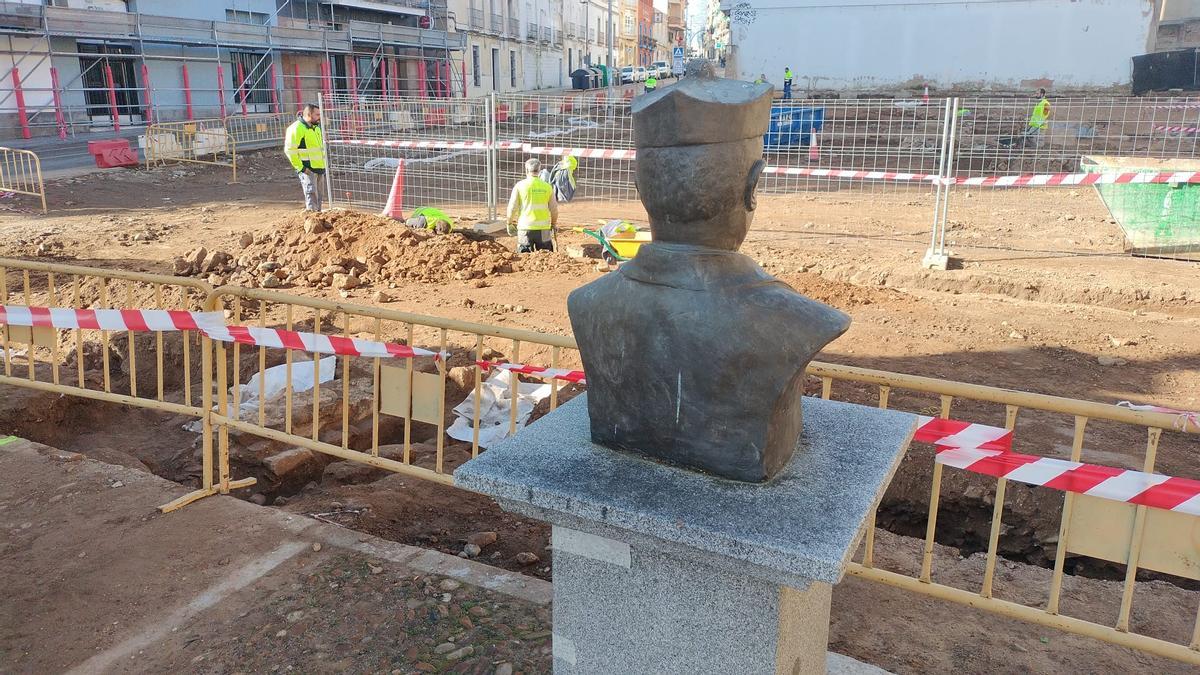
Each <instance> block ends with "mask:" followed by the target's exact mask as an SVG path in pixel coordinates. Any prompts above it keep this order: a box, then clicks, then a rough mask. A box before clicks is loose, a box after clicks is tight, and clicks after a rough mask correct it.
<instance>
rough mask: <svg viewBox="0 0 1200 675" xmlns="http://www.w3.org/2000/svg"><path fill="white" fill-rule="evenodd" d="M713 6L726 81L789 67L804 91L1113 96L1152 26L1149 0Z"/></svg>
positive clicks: (790, 1)
mask: <svg viewBox="0 0 1200 675" xmlns="http://www.w3.org/2000/svg"><path fill="white" fill-rule="evenodd" d="M1160 1H1161V0H1160ZM1180 4H1182V3H1180ZM721 9H722V10H723V11H724V13H725V15H726V16H727V17H728V22H727V23H728V25H729V44H728V48H729V52H728V54H727V58H726V60H727V66H728V67H727V70H726V73H727V76H729V77H739V78H742V79H753V78H755V77H756V76H758V74H759V73H765V74H766V75H767V78H768V79H769V80H770V81H771V82H773V83H774V84H775V85H776V86H780V85H781V84H782V78H783V69H784V67H785V66H791V68H792V70H793V71H794V72H795V84H796V87H797V88H800V89H803V90H809V91H812V90H817V91H829V90H833V91H895V90H910V91H920V89H921V87H923V86H924V85H926V84H928V85H930V86H931V87H932V88H936V89H941V90H951V89H959V90H974V91H979V90H997V91H1024V92H1028V91H1029V90H1030V89H1031V88H1034V87H1039V86H1045V87H1047V88H1049V89H1051V90H1052V91H1058V92H1063V91H1081V90H1083V91H1086V90H1092V91H1111V92H1116V93H1120V92H1125V91H1128V87H1129V85H1130V83H1131V76H1132V57H1134V56H1137V55H1140V54H1144V53H1146V52H1147V51H1149V50H1150V47H1151V45H1152V43H1153V37H1154V35H1155V33H1156V30H1157V25H1156V24H1157V22H1158V16H1157V14H1156V9H1158V7H1157V4H1156V2H1154V1H1152V0H1145V1H1142V0H1138V1H1134V0H1129V1H1127V2H1100V1H1096V0H1087V1H1080V0H961V1H958V2H927V1H925V0H893V1H892V2H888V3H879V2H863V1H862V0H840V1H831V0H783V1H782V2H769V3H768V2H764V0H721ZM710 18H711V17H710ZM708 28H709V29H710V31H711V33H710V34H711V39H710V40H709V41H707V42H706V47H708V48H709V49H710V53H719V52H720V51H721V44H722V40H721V37H722V32H721V25H720V22H719V21H712V20H710V21H709V26H708ZM798 30H800V31H802V34H803V39H797V31H798Z"/></svg>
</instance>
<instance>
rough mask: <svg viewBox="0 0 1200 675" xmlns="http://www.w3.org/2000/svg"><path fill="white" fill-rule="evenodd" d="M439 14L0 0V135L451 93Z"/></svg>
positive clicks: (453, 49)
mask: <svg viewBox="0 0 1200 675" xmlns="http://www.w3.org/2000/svg"><path fill="white" fill-rule="evenodd" d="M448 23H449V22H448V16H447V10H446V5H445V4H444V0H428V1H427V0H321V1H319V2H318V1H317V0H206V1H205V2H194V1H190V0H128V2H124V1H121V0H55V2H54V5H53V6H45V4H44V3H42V2H40V1H39V2H34V1H33V0H26V1H24V2H5V3H0V37H2V39H3V41H2V42H0V44H3V46H4V50H5V52H6V55H7V56H8V59H7V61H8V71H9V72H8V73H7V74H8V75H9V78H8V80H9V82H8V83H7V86H3V89H4V90H5V91H4V94H0V96H3V100H4V102H3V104H2V105H0V120H2V121H0V124H3V126H4V129H3V131H2V132H0V133H3V134H4V136H5V137H8V138H12V137H14V136H19V135H50V134H54V133H59V134H60V135H62V134H64V133H67V132H71V133H75V132H80V131H87V130H89V129H93V128H111V127H115V126H117V125H133V126H136V125H141V124H145V123H147V122H151V121H174V120H187V119H203V118H210V117H219V116H222V115H228V114H235V113H241V112H246V113H253V112H272V111H280V112H284V111H288V110H294V109H295V108H296V106H297V105H298V104H299V103H301V102H305V101H316V99H317V97H318V94H320V93H322V92H345V91H357V92H358V93H360V94H370V93H384V92H395V93H397V94H406V95H412V96H431V97H449V96H461V95H462V90H463V84H464V80H463V69H462V57H463V47H464V41H463V37H464V36H463V35H462V34H460V33H458V32H457V31H455V30H454V29H453V26H449V25H448ZM0 86H2V85H0ZM22 103H23V105H22ZM22 109H23V110H22ZM22 112H23V114H22ZM60 116H61V117H60ZM22 119H23V120H24V121H22Z"/></svg>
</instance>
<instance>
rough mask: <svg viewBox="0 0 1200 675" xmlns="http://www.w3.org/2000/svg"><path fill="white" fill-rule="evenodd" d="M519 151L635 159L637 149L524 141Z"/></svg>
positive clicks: (586, 157)
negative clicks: (554, 144) (532, 143)
mask: <svg viewBox="0 0 1200 675" xmlns="http://www.w3.org/2000/svg"><path fill="white" fill-rule="evenodd" d="M521 151H522V152H528V153H530V154H533V155H554V156H556V157H561V156H563V155H572V156H575V157H583V158H585V159H637V150H631V149H621V148H566V147H559V146H544V145H531V144H529V143H524V144H522V145H521Z"/></svg>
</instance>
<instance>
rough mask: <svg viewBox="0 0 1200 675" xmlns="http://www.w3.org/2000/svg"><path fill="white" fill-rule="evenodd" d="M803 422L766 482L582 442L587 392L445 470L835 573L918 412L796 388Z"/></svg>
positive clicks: (756, 557) (551, 510)
mask: <svg viewBox="0 0 1200 675" xmlns="http://www.w3.org/2000/svg"><path fill="white" fill-rule="evenodd" d="M803 407H804V433H803V435H802V436H801V440H800V444H799V447H798V448H797V450H796V453H795V455H794V456H793V457H792V459H791V461H790V462H789V464H788V465H787V467H786V468H785V469H784V470H783V471H782V472H780V474H779V475H777V476H776V477H775V479H774V480H772V481H770V482H768V483H759V484H753V483H744V482H739V481H731V480H727V479H723V478H717V477H714V476H710V475H706V474H702V473H698V472H696V471H692V470H688V469H683V468H679V467H674V466H668V465H664V464H660V463H658V462H655V461H652V460H649V459H646V458H644V457H641V456H638V455H635V454H631V453H623V452H618V451H616V450H612V449H609V448H606V447H603V446H600V445H596V444H594V443H592V441H591V436H590V429H589V421H588V413H587V401H586V394H583V395H580V396H577V397H576V398H575V399H573V400H571V401H570V402H569V403H566V404H564V405H562V406H560V407H559V408H558V409H557V410H555V411H554V412H552V413H550V414H548V415H546V416H545V417H543V418H542V419H540V420H538V421H537V422H536V423H534V424H532V425H530V426H529V427H526V428H525V429H524V430H522V431H521V433H520V434H519V435H517V436H515V437H513V438H510V439H508V440H506V441H504V442H503V443H500V444H498V445H496V446H494V447H493V448H491V449H489V450H488V451H487V452H485V453H483V454H481V455H480V456H479V457H477V458H475V459H473V460H471V461H469V462H467V463H466V464H463V465H462V466H460V467H459V468H458V470H457V471H455V472H454V481H455V485H457V486H459V487H462V488H466V489H468V490H473V491H475V492H479V493H482V494H485V495H489V496H491V497H494V498H496V499H497V500H499V501H500V502H501V504H502V505H505V506H506V508H507V507H508V505H514V506H517V507H518V508H519V510H521V511H523V512H527V513H529V512H533V513H537V514H540V515H542V516H544V517H545V518H546V520H549V521H550V522H552V523H555V524H566V525H567V526H572V527H573V526H578V524H579V523H580V522H594V523H597V524H599V525H602V526H604V528H605V529H606V530H608V531H621V530H624V531H629V532H632V533H635V535H640V536H642V537H644V538H645V537H648V538H652V539H657V540H661V541H665V542H668V543H670V544H674V545H677V546H679V547H681V548H684V549H691V550H692V551H695V552H698V553H700V554H704V555H707V556H711V557H713V558H727V559H729V560H730V561H732V562H734V563H743V564H746V566H747V568H758V569H768V570H776V571H778V572H780V573H782V574H783V575H785V576H786V577H790V578H795V579H808V580H813V581H820V582H825V583H830V584H836V583H838V582H839V581H840V580H841V578H842V574H843V572H844V570H845V568H846V564H847V563H848V562H849V560H850V557H851V555H852V554H853V553H854V549H855V548H856V546H857V544H858V542H859V539H860V537H861V535H862V533H863V531H864V529H863V526H864V524H865V523H866V521H867V518H868V516H869V515H870V514H871V513H872V512H873V511H874V509H875V508H876V507H877V506H878V504H879V500H880V499H882V497H883V492H884V490H885V489H886V487H887V485H888V483H889V482H890V480H891V477H892V474H893V473H894V472H895V470H896V467H897V466H898V464H899V462H900V458H901V457H902V456H903V454H904V452H905V450H906V449H907V447H908V444H909V442H910V440H911V439H912V434H913V431H914V430H915V428H916V416H914V415H911V414H908V413H902V412H896V411H891V410H880V409H877V408H868V407H865V406H860V405H853V404H849V403H839V402H836V401H825V400H822V399H815V398H807V397H806V398H805V399H804V403H803Z"/></svg>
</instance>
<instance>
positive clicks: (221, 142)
mask: <svg viewBox="0 0 1200 675" xmlns="http://www.w3.org/2000/svg"><path fill="white" fill-rule="evenodd" d="M166 162H190V163H193V164H209V165H215V166H228V167H230V168H231V169H233V181H234V182H237V141H236V139H235V138H234V137H233V135H231V134H230V133H229V131H228V130H227V129H226V127H225V121H224V120H222V119H207V120H192V121H188V122H162V123H158V124H151V125H149V126H147V127H146V166H147V167H149V166H151V165H153V164H165V163H166Z"/></svg>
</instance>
